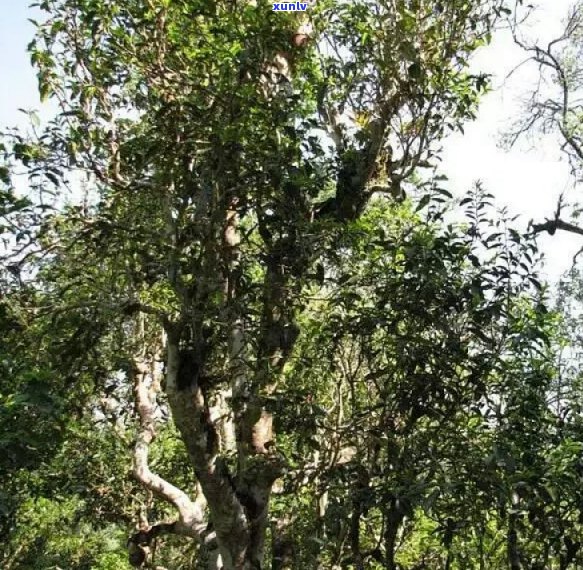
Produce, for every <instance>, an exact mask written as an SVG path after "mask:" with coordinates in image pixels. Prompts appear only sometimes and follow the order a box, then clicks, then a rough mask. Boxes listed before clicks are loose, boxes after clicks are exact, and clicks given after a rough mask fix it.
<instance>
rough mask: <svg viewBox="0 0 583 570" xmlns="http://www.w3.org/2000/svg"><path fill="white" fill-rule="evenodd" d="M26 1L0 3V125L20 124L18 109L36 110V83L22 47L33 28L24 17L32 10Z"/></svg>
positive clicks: (23, 119)
mask: <svg viewBox="0 0 583 570" xmlns="http://www.w3.org/2000/svg"><path fill="white" fill-rule="evenodd" d="M27 5H28V2H27V1H26V0H0V14H2V17H1V18H0V54H2V55H1V56H0V85H1V86H2V87H1V88H0V126H1V127H7V126H14V125H16V124H19V125H24V124H25V123H26V118H25V117H24V116H22V117H21V116H19V115H22V114H21V113H18V112H17V109H18V108H24V109H31V108H37V109H38V108H39V106H40V103H39V99H38V94H37V82H36V77H35V75H34V72H33V70H32V68H31V66H30V61H29V57H28V54H27V53H26V46H27V44H28V42H29V41H30V40H31V39H32V35H33V32H34V27H33V25H32V24H31V23H30V22H28V20H27V18H31V17H32V11H31V10H29V9H28V8H27Z"/></svg>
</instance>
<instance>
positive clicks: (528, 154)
mask: <svg viewBox="0 0 583 570" xmlns="http://www.w3.org/2000/svg"><path fill="white" fill-rule="evenodd" d="M570 3H571V1H570V0H541V1H540V2H539V5H540V8H539V9H538V11H537V12H536V13H535V15H534V17H533V18H532V19H531V23H530V25H529V30H528V33H529V35H530V36H531V37H533V38H536V39H539V40H545V39H546V40H547V41H548V40H549V39H550V38H551V37H554V36H555V34H556V33H557V32H558V30H559V29H560V23H561V18H562V17H564V15H565V14H566V11H567V8H568V6H569V5H570ZM27 5H28V1H27V0H0V14H2V18H1V19H0V53H1V54H2V57H0V85H1V86H2V87H1V88H0V128H4V127H8V126H16V125H18V126H21V127H22V126H25V125H26V117H25V116H24V115H23V114H22V113H19V112H18V111H17V110H18V109H19V108H24V109H39V108H40V110H41V116H48V115H49V114H50V113H49V109H50V107H47V106H46V105H45V106H44V109H43V108H41V107H40V102H39V99H38V94H37V83H36V77H35V75H34V71H33V70H32V68H31V66H30V63H29V57H28V54H27V53H26V45H27V44H28V42H29V41H30V40H31V38H32V34H33V30H34V28H33V26H32V24H31V23H30V22H28V20H27V19H28V18H31V17H34V14H33V13H32V11H31V10H30V9H28V8H27ZM522 59H523V54H522V53H521V51H520V49H519V48H517V47H516V46H515V45H514V44H513V42H512V40H511V38H510V37H509V35H508V34H503V33H499V34H498V35H496V36H495V40H494V42H493V44H492V45H491V46H489V47H488V48H486V49H484V50H483V51H482V52H481V53H480V54H479V55H478V56H477V58H476V59H475V61H474V67H475V68H476V69H477V70H481V71H486V72H490V73H492V74H493V76H494V85H495V87H496V88H497V89H496V90H495V91H494V92H493V93H491V94H489V95H488V96H487V97H486V98H485V99H484V101H483V104H482V107H481V109H480V112H479V115H478V120H477V121H475V122H474V123H472V124H469V125H467V127H466V129H465V135H463V136H462V135H461V134H456V135H453V136H451V137H450V138H449V139H448V140H447V141H446V142H445V154H444V161H443V165H442V169H443V171H444V173H445V174H447V175H448V176H449V178H450V188H451V189H452V190H454V191H455V193H457V194H460V193H462V192H464V191H465V190H467V189H468V188H469V187H471V185H472V184H473V182H474V181H475V180H477V179H480V180H481V181H482V182H483V183H484V184H485V186H486V188H487V190H488V191H490V192H491V193H492V194H494V195H495V196H496V199H497V203H498V204H500V205H501V206H502V205H505V206H508V207H509V209H510V211H511V212H512V213H517V214H521V215H522V217H523V225H525V224H526V223H527V222H528V220H529V219H535V220H541V219H542V218H544V217H545V216H550V215H551V213H552V211H553V210H554V207H555V205H556V200H557V197H558V195H559V194H560V192H563V191H567V192H570V194H571V195H573V193H574V192H576V189H574V188H573V185H572V180H571V178H570V176H569V172H568V168H567V165H566V164H565V162H564V161H563V160H561V157H560V155H559V153H558V152H557V147H558V145H557V142H556V140H553V139H552V138H545V139H543V138H539V139H535V140H534V141H532V142H531V144H530V145H528V144H523V145H521V147H519V148H516V149H514V150H512V151H511V152H506V151H503V150H502V149H500V148H499V147H498V146H497V142H498V140H499V135H500V132H501V131H502V130H503V129H504V128H505V127H507V125H508V124H509V121H510V120H511V119H512V116H513V114H515V113H517V112H519V110H520V107H519V106H517V104H516V101H517V99H518V98H519V97H520V95H521V94H523V93H524V92H525V90H526V89H527V88H528V86H529V85H532V84H533V82H534V80H535V79H536V69H535V68H534V67H528V66H526V67H524V68H522V69H521V71H520V73H518V74H516V75H514V76H513V77H512V78H511V79H510V80H507V81H506V80H505V77H506V75H507V74H508V72H509V71H510V70H511V69H512V68H513V67H514V66H515V65H516V64H517V63H519V62H520V61H521V60H522ZM541 244H542V246H543V250H544V251H545V254H546V256H547V262H546V266H545V273H546V275H547V276H548V277H549V278H551V279H556V278H557V277H558V276H559V275H560V274H561V273H562V272H563V271H565V270H566V269H568V268H569V266H570V263H571V259H572V257H573V255H574V253H575V252H576V251H577V250H578V249H579V248H580V247H581V246H582V245H583V241H581V240H579V239H578V238H577V237H576V236H572V235H569V234H557V235H555V236H554V237H553V238H550V237H547V236H542V238H541Z"/></svg>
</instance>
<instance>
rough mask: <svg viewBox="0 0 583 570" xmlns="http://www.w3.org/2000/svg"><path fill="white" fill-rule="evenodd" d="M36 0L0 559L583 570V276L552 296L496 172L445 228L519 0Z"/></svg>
mask: <svg viewBox="0 0 583 570" xmlns="http://www.w3.org/2000/svg"><path fill="white" fill-rule="evenodd" d="M37 7H38V8H39V9H40V10H41V12H42V14H43V16H42V18H40V19H39V22H37V23H36V25H37V34H36V37H35V38H34V40H33V41H32V42H31V43H30V45H29V51H30V55H31V60H32V63H33V65H34V66H35V68H36V71H37V74H38V80H39V91H40V94H41V96H42V97H43V98H50V99H52V100H54V101H55V102H56V103H57V105H58V109H59V111H58V113H57V114H56V116H55V117H54V118H53V119H52V120H51V121H50V122H49V123H48V124H47V125H45V126H44V127H43V128H40V127H37V128H36V129H34V130H32V131H31V133H29V134H26V133H22V132H18V131H7V132H5V133H4V136H3V138H2V146H0V151H1V153H2V163H1V164H0V185H1V186H0V216H1V218H2V225H1V226H0V233H1V234H2V238H3V241H4V246H3V249H2V251H1V254H2V257H3V261H4V262H5V263H4V267H3V269H2V272H1V274H0V287H1V289H0V291H1V293H2V296H1V297H0V327H1V330H2V333H3V337H4V338H6V341H7V342H5V343H4V344H3V346H2V347H1V348H0V369H1V370H2V374H1V375H0V401H1V403H2V407H1V408H0V425H1V426H2V430H1V432H0V433H1V436H0V452H1V453H0V476H1V477H2V479H3V481H5V487H4V489H3V490H2V491H1V492H0V535H1V536H2V537H3V543H4V544H3V546H1V547H0V565H1V566H2V567H3V568H6V569H12V568H39V569H40V568H43V569H45V568H46V569H48V568H57V567H61V568H62V567H65V568H80V569H81V568H87V569H90V568H91V569H99V570H106V569H122V568H129V567H142V568H168V569H174V568H176V569H179V568H185V569H186V568H188V569H200V570H202V569H204V570H219V569H223V570H252V569H253V570H258V569H262V568H272V569H273V570H291V569H294V568H298V569H306V568H307V569H314V570H316V569H324V568H326V569H327V568H330V569H333V568H336V569H340V568H342V569H344V568H346V569H354V570H363V569H365V568H366V569H375V568H379V569H380V568H385V569H388V570H397V569H403V570H404V569H407V570H414V569H418V570H421V569H422V568H445V569H446V570H449V569H454V568H459V569H462V568H464V569H465V568H476V569H478V568H479V569H480V570H482V569H485V568H505V567H508V568H510V569H511V570H520V569H523V568H524V569H526V568H531V569H534V568H538V569H541V570H542V569H547V568H561V569H567V568H576V567H579V565H581V564H583V550H582V545H581V532H582V530H583V526H582V525H583V495H582V489H583V486H582V485H581V483H582V477H583V455H582V452H583V438H582V435H583V434H582V433H581V426H582V425H583V424H582V423H581V401H580V393H579V377H580V371H579V368H578V362H579V361H578V354H577V348H576V347H577V342H578V337H577V331H576V328H577V326H576V309H574V308H572V307H571V305H572V304H573V305H576V304H577V302H578V300H579V299H578V298H577V294H578V291H579V290H578V289H577V286H576V278H575V274H573V275H572V276H571V278H572V279H571V280H570V281H565V283H564V284H563V288H562V290H561V294H560V296H559V301H558V302H554V300H553V298H552V297H551V296H550V294H549V291H548V289H547V287H546V285H545V284H544V283H543V282H542V281H541V279H540V277H539V276H538V267H539V261H540V254H539V253H538V250H537V245H536V241H535V236H534V235H533V234H532V233H529V234H523V233H521V232H519V231H518V230H517V229H516V227H515V224H514V222H515V219H514V218H513V217H512V216H511V215H510V214H508V213H507V212H497V211H496V209H495V205H494V204H493V197H492V195H491V194H489V193H488V192H487V191H486V189H484V188H482V186H481V185H480V184H476V186H475V187H474V188H473V189H470V191H469V192H468V193H467V195H466V196H464V197H462V198H461V199H458V200H457V205H458V206H459V207H460V208H461V209H462V211H463V216H457V217H455V216H453V215H452V211H453V207H454V204H455V203H456V200H455V199H454V197H453V196H452V194H451V193H450V190H449V189H448V187H447V180H446V179H445V177H444V176H443V175H441V174H440V171H439V161H440V147H441V143H442V141H443V138H444V137H445V136H446V135H447V134H448V133H449V132H451V131H454V130H460V129H461V130H463V125H464V124H465V123H466V122H467V121H469V120H472V119H473V118H475V116H476V113H477V109H478V104H479V99H480V96H481V95H482V94H483V93H485V92H486V91H487V89H488V85H489V80H488V77H487V76H486V75H483V74H476V73H472V72H470V69H469V60H470V58H471V56H472V54H473V53H474V52H475V51H476V50H478V49H480V48H481V47H483V46H485V45H487V44H488V42H489V41H490V39H491V36H492V34H493V33H494V32H495V30H496V28H497V26H498V25H499V24H501V23H503V22H507V18H508V17H509V16H512V15H513V13H514V12H513V10H514V8H515V7H514V5H511V4H509V5H507V4H506V3H505V2H503V1H502V0H472V1H467V0H447V1H444V2H435V1H434V0H432V1H429V0H380V1H378V2H374V3H373V2H369V1H368V0H357V1H342V0H318V2H313V3H309V6H308V9H307V11H306V12H305V13H304V12H302V13H281V12H273V10H272V3H271V2H266V1H263V0H256V1H253V0H248V1H239V2H236V1H233V0H229V1H226V0H225V1H222V0H218V1H215V0H213V1H206V0H140V1H137V0H127V1H126V2H124V3H119V2H114V1H112V0H43V1H41V2H39V3H38V4H37ZM577 22H578V21H577ZM537 53H538V52H537ZM22 172H24V173H26V174H27V176H28V180H29V190H28V191H27V192H26V193H25V194H24V195H23V193H22V192H18V191H17V190H16V189H15V179H16V176H17V174H19V173H22ZM579 294H580V293H579ZM567 307H569V309H567ZM565 355H567V356H566V358H565Z"/></svg>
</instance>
